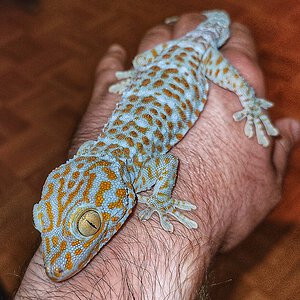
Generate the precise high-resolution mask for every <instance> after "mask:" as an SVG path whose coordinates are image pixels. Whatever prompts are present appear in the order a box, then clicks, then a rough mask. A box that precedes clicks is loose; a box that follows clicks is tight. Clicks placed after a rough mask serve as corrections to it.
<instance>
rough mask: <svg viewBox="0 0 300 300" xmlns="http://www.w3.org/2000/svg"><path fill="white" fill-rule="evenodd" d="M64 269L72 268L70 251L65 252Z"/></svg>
mask: <svg viewBox="0 0 300 300" xmlns="http://www.w3.org/2000/svg"><path fill="white" fill-rule="evenodd" d="M66 260H67V261H66V269H67V270H71V269H72V268H73V263H72V256H71V253H70V252H67V254H66Z"/></svg>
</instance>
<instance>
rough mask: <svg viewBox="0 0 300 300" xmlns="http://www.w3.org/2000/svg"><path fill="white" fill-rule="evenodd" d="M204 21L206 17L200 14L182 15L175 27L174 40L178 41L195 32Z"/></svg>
mask: <svg viewBox="0 0 300 300" xmlns="http://www.w3.org/2000/svg"><path fill="white" fill-rule="evenodd" d="M204 20H205V16H203V15H201V14H200V13H189V14H184V15H182V16H181V17H180V18H179V20H178V21H177V23H176V24H175V26H174V34H173V39H178V38H179V37H181V36H183V35H185V34H186V33H188V32H190V31H192V30H194V29H195V28H196V27H197V26H198V25H199V24H200V23H201V22H203V21H204Z"/></svg>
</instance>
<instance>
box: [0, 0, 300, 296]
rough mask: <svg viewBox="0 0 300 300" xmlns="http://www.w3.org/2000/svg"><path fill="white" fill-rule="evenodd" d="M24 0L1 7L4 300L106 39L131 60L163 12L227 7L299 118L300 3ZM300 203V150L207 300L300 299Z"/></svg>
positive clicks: (279, 102)
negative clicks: (279, 191)
mask: <svg viewBox="0 0 300 300" xmlns="http://www.w3.org/2000/svg"><path fill="white" fill-rule="evenodd" d="M26 2H27V1H25V0H24V1H21V0H19V1H18V3H19V4H16V3H14V4H11V5H10V4H9V1H8V0H6V1H5V2H4V1H1V2H0V170H1V171H0V228H1V230H0V241H1V242H0V287H1V289H2V290H3V292H5V293H6V294H7V295H12V293H13V292H14V291H15V289H16V288H17V287H18V284H19V283H20V280H21V278H22V274H23V270H24V266H25V265H26V263H28V261H29V260H30V258H31V256H32V254H33V252H34V251H35V249H36V247H37V245H38V243H39V240H38V233H37V231H36V230H35V229H34V228H33V226H32V206H33V203H35V202H37V201H38V200H39V195H40V190H41V186H42V184H43V181H44V179H45V177H46V175H47V174H48V172H49V171H50V170H51V169H52V168H53V167H55V166H57V165H58V164H60V163H61V162H63V161H64V159H65V157H66V153H67V149H68V145H69V143H70V140H71V137H72V134H73V132H74V130H75V128H76V125H77V124H78V122H79V120H80V118H81V116H82V114H83V113H84V110H85V107H86V105H87V103H88V101H89V98H90V95H91V89H92V86H93V76H94V69H95V66H96V63H97V61H98V60H99V58H100V57H101V56H102V55H103V53H104V51H105V50H106V48H107V47H108V46H109V45H110V44H111V43H113V42H118V43H121V44H122V45H123V46H125V47H126V48H127V49H128V50H129V52H130V55H131V57H132V56H133V54H134V52H135V49H136V47H137V45H138V41H139V39H140V38H141V37H142V35H143V33H144V32H145V31H146V30H147V29H148V28H150V27H151V26H153V25H154V24H157V23H160V22H162V20H163V19H164V18H165V17H166V16H171V15H178V14H181V13H182V12H186V11H201V10H204V9H211V8H222V9H225V10H227V11H228V12H229V13H230V14H231V16H232V19H233V20H235V21H240V22H243V23H245V24H247V25H248V26H249V27H250V28H251V30H252V31H253V33H254V36H255V38H256V41H257V47H258V51H259V57H260V62H261V65H262V67H263V70H264V72H265V75H266V83H267V88H268V93H267V94H268V98H269V99H272V101H275V102H276V106H275V108H274V109H273V110H272V114H273V116H274V117H275V118H279V117H284V116H290V117H294V118H298V119H300V84H299V81H300V61H299V59H300V56H299V53H300V38H299V36H300V18H299V16H300V2H299V0H289V1H284V5H282V4H283V2H282V1H281V0H264V1H262V0H251V1H235V0H227V1H224V0H214V1H211V0H201V1H199V0H185V1H181V0H164V1H159V0H151V1H136V0H110V1H104V0H103V1H100V0H89V1H84V0H81V1H80V0H64V1H61V0H44V1H40V2H39V3H38V4H37V5H35V4H34V2H35V1H33V0H31V1H29V0H28V2H29V3H30V5H29V6H28V7H26ZM137 24H139V25H138V26H137ZM299 198H300V151H299V149H298V150H297V152H295V153H294V154H293V157H292V160H291V164H290V167H289V171H288V176H287V179H286V182H285V189H284V199H283V201H282V203H281V204H280V205H279V206H278V208H277V209H276V210H275V211H274V213H273V214H272V215H271V216H270V217H269V218H268V219H267V220H266V221H265V222H264V223H263V224H261V225H260V226H259V228H257V230H256V231H255V232H254V233H253V234H252V235H251V236H250V237H249V238H248V239H247V240H246V241H245V242H244V243H243V244H242V245H240V246H239V247H238V248H237V249H235V250H234V251H232V252H231V253H228V254H226V255H223V256H220V257H218V258H217V259H216V261H215V263H214V266H213V267H212V272H211V274H210V275H209V278H208V281H207V288H208V290H209V292H210V294H211V299H217V300H218V299H225V300H226V299H230V300H233V299H234V300H237V299H249V300H250V299H251V300H252V299H256V300H260V299H264V300H267V299H270V300H271V299H272V300H274V299H275V300H277V299H278V300H279V299H280V300H284V299H289V300H291V299H295V300H296V299H300V202H299Z"/></svg>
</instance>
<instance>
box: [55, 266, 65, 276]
mask: <svg viewBox="0 0 300 300" xmlns="http://www.w3.org/2000/svg"><path fill="white" fill-rule="evenodd" d="M63 272H64V270H63V269H61V268H59V267H56V268H54V270H53V274H54V276H55V277H60V276H61V275H62V274H63Z"/></svg>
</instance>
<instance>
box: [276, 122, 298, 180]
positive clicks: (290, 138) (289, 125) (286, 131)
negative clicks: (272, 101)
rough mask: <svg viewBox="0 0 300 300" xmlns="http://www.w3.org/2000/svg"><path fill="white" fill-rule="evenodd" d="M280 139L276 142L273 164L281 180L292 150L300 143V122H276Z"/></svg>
mask: <svg viewBox="0 0 300 300" xmlns="http://www.w3.org/2000/svg"><path fill="white" fill-rule="evenodd" d="M276 127H277V128H278V129H279V132H280V137H279V138H278V139H276V140H275V143H274V154H273V162H274V165H275V168H276V170H277V174H278V175H279V178H280V179H281V178H282V177H283V175H284V172H285V169H286V167H287V163H288V157H289V154H290V153H291V150H292V148H293V147H294V146H295V144H296V143H297V142H299V141H300V122H299V121H296V120H293V119H281V120H279V121H278V122H276Z"/></svg>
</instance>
